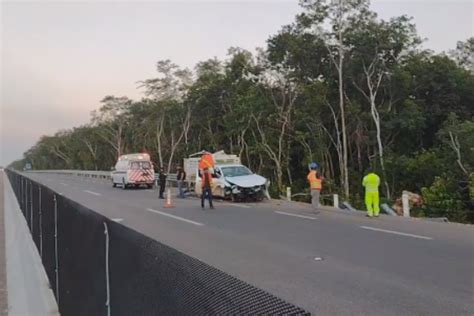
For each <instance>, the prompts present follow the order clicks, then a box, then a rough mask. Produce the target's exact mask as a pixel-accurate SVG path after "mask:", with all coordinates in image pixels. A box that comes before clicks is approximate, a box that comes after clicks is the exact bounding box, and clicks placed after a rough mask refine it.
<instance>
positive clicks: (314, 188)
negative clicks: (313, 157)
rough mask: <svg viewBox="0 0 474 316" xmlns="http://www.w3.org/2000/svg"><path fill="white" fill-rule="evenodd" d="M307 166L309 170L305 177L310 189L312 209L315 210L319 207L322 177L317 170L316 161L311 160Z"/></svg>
mask: <svg viewBox="0 0 474 316" xmlns="http://www.w3.org/2000/svg"><path fill="white" fill-rule="evenodd" d="M309 168H310V172H309V173H308V176H307V177H306V178H307V179H308V181H309V187H310V189H311V205H313V208H314V210H317V209H318V208H319V196H320V195H321V189H322V188H323V178H322V177H321V175H320V174H319V172H318V164H317V163H316V162H312V163H311V164H310V165H309Z"/></svg>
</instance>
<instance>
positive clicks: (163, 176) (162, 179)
mask: <svg viewBox="0 0 474 316" xmlns="http://www.w3.org/2000/svg"><path fill="white" fill-rule="evenodd" d="M167 176H168V175H167V174H166V173H165V169H164V168H163V167H161V168H160V175H159V176H158V180H159V182H160V199H164V198H165V197H164V196H163V193H164V192H165V187H166V177H167Z"/></svg>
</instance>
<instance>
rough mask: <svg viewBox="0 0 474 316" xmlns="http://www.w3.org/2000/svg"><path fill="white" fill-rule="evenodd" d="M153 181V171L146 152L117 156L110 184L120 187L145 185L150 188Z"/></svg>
mask: <svg viewBox="0 0 474 316" xmlns="http://www.w3.org/2000/svg"><path fill="white" fill-rule="evenodd" d="M154 183H155V171H154V170H153V164H152V163H151V160H150V155H148V154H128V155H122V156H120V157H119V158H118V161H117V163H116V164H115V167H114V168H113V170H112V185H113V187H114V188H115V187H116V186H117V185H119V186H121V187H122V189H124V190H125V189H127V188H129V187H139V186H146V187H148V188H152V187H153V185H154Z"/></svg>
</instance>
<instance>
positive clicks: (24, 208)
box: [23, 179, 29, 225]
mask: <svg viewBox="0 0 474 316" xmlns="http://www.w3.org/2000/svg"><path fill="white" fill-rule="evenodd" d="M24 180H25V181H24V182H25V192H24V197H23V199H24V202H23V210H24V211H25V221H26V224H27V225H28V217H29V216H28V181H26V179H24Z"/></svg>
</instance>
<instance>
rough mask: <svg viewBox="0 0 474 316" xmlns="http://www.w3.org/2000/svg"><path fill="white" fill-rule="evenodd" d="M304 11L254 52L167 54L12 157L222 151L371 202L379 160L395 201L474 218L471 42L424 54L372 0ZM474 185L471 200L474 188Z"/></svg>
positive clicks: (99, 159) (99, 158)
mask: <svg viewBox="0 0 474 316" xmlns="http://www.w3.org/2000/svg"><path fill="white" fill-rule="evenodd" d="M300 5H301V7H302V12H301V13H300V14H298V15H297V16H296V17H295V21H294V22H293V23H291V24H289V25H286V26H283V27H282V28H281V30H279V31H278V33H277V34H274V35H272V36H270V37H269V39H268V40H267V44H266V47H264V48H260V49H258V50H257V52H256V53H254V54H252V53H251V52H249V51H247V50H245V49H241V48H235V47H233V48H230V49H229V50H228V56H227V58H226V59H224V60H219V59H217V58H212V59H209V60H205V61H201V62H199V63H198V64H197V65H196V66H195V68H194V69H193V70H189V69H186V68H182V67H180V66H179V65H176V64H175V63H173V62H172V61H170V60H162V61H158V62H157V64H156V70H157V76H156V78H150V79H146V80H143V81H141V82H139V84H138V88H140V89H142V91H143V93H144V95H143V98H142V99H141V100H131V99H129V98H128V97H126V96H121V97H118V96H112V95H110V96H106V97H105V98H103V100H102V101H101V107H100V108H99V109H98V110H97V111H94V112H93V113H92V115H91V121H90V123H89V124H86V125H84V126H80V127H75V128H72V129H70V130H62V131H59V132H57V133H56V134H55V135H52V136H43V137H41V138H40V140H39V141H38V142H37V143H36V144H35V145H34V146H33V147H32V148H30V149H29V150H28V151H27V152H25V154H24V158H23V159H21V160H19V161H16V162H14V163H13V164H12V166H13V167H16V168H23V166H24V164H25V163H26V162H30V163H32V165H33V168H35V169H87V170H109V169H110V167H111V166H113V165H114V164H115V161H116V159H117V156H119V155H121V154H124V153H129V152H144V151H146V152H148V153H149V154H150V155H151V156H152V158H153V160H154V161H155V163H156V164H157V165H159V166H164V167H165V169H167V170H168V171H173V170H174V168H175V167H176V166H177V165H178V164H180V163H181V161H182V158H184V157H186V156H187V155H189V154H191V153H194V152H197V151H200V150H202V149H208V148H215V149H218V150H225V151H226V152H229V153H234V154H238V155H239V156H240V157H241V158H242V160H243V162H244V163H245V164H246V165H248V166H249V167H250V168H251V169H252V170H253V171H255V172H257V173H260V174H262V175H264V176H266V177H268V178H269V179H271V183H272V185H271V194H272V195H273V196H279V195H280V194H281V193H282V192H284V190H285V187H287V186H291V187H292V188H293V192H298V191H300V192H303V191H304V190H307V183H306V174H307V171H308V168H307V166H308V163H309V162H311V161H317V162H318V163H319V164H320V165H321V168H322V169H321V170H322V173H323V174H324V177H325V179H326V182H325V189H324V191H323V193H326V194H329V193H339V194H341V195H342V196H344V197H345V198H346V199H350V200H351V201H352V202H353V203H354V204H355V205H356V206H359V205H361V203H362V194H363V191H362V189H361V185H360V182H361V178H362V177H363V174H364V172H365V170H366V169H367V168H368V167H369V166H371V167H373V168H374V169H375V170H376V171H377V172H378V173H379V175H380V176H381V179H382V182H383V183H382V186H381V191H382V195H383V196H384V199H385V200H386V201H393V200H394V199H395V198H397V197H399V196H400V194H401V191H402V190H409V191H413V192H418V193H422V194H423V197H424V199H425V206H424V207H423V209H420V210H417V211H416V212H417V214H419V215H431V216H448V217H449V218H450V219H451V220H455V221H460V222H466V221H470V222H473V221H474V216H473V214H472V212H470V210H469V208H470V207H472V205H471V204H470V203H472V201H471V200H472V198H473V197H472V191H473V187H474V176H473V171H474V170H473V168H474V120H473V117H474V76H473V74H474V67H473V57H472V56H473V51H474V38H470V39H467V40H466V41H465V42H459V43H458V45H457V47H456V48H453V50H452V51H451V52H449V53H441V54H435V53H434V52H432V51H428V50H422V49H421V48H420V47H421V46H420V44H421V42H422V41H421V40H420V38H419V36H418V35H417V32H416V28H415V24H414V22H413V21H412V19H411V18H408V17H407V16H399V17H394V18H391V19H389V20H388V21H386V20H382V19H380V18H378V17H377V15H376V13H374V12H372V11H371V10H370V9H369V1H366V0H339V1H326V0H302V1H300ZM469 190H471V196H469Z"/></svg>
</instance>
